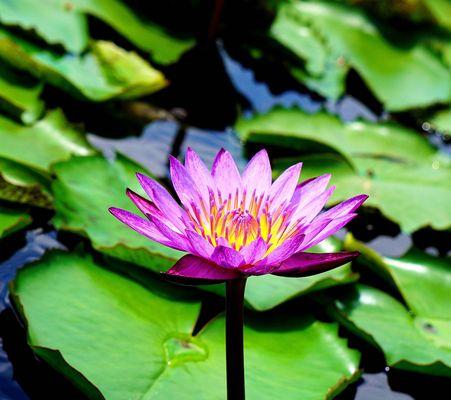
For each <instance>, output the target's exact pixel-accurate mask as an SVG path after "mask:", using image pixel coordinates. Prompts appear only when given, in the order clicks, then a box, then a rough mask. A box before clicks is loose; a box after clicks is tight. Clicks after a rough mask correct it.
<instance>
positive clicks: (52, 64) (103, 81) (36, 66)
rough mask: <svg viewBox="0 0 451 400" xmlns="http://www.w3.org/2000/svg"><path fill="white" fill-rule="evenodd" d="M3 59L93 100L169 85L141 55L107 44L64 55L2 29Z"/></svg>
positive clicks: (0, 47)
mask: <svg viewBox="0 0 451 400" xmlns="http://www.w3.org/2000/svg"><path fill="white" fill-rule="evenodd" d="M0 58H1V59H2V60H3V61H4V62H6V63H8V64H9V65H10V66H11V67H13V68H19V69H21V70H24V71H27V72H29V73H30V74H32V75H34V76H36V77H37V78H40V79H44V80H45V81H48V82H49V83H51V84H52V85H54V86H57V87H59V88H61V89H63V90H66V91H69V92H70V93H72V94H75V95H78V96H81V97H83V98H86V99H89V100H92V101H105V100H110V99H112V98H132V97H139V96H143V95H147V94H150V93H153V92H155V91H157V90H160V89H161V88H163V87H165V86H166V84H167V82H166V80H165V78H164V76H163V74H162V73H161V72H159V71H157V70H156V69H154V68H153V67H152V66H151V65H150V64H149V63H148V62H147V61H145V60H143V59H142V58H141V57H140V56H139V55H138V54H136V53H134V52H127V51H125V50H124V49H121V48H120V47H118V46H116V45H115V44H114V43H111V42H107V41H93V42H92V44H91V47H90V50H89V51H87V52H86V53H84V54H82V55H78V56H77V55H74V54H71V53H66V54H62V55H61V54H58V53H56V52H54V51H52V50H49V49H47V48H43V47H40V46H38V45H36V44H34V43H31V42H28V41H26V40H25V39H22V38H19V37H17V36H14V35H13V34H12V33H10V32H8V31H7V30H5V29H3V28H0Z"/></svg>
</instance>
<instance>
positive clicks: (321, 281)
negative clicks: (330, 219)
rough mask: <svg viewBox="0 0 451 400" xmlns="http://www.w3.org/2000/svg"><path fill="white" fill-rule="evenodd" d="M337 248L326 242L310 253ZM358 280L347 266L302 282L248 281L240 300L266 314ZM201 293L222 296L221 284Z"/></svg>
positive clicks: (272, 277)
mask: <svg viewBox="0 0 451 400" xmlns="http://www.w3.org/2000/svg"><path fill="white" fill-rule="evenodd" d="M341 248H342V246H341V242H340V241H339V240H338V239H335V238H328V239H326V240H325V241H323V242H322V243H320V244H319V245H317V246H315V247H313V248H312V249H311V251H312V252H336V251H339V250H341ZM309 251H310V250H309ZM358 277H359V276H358V274H356V273H354V272H353V271H352V269H351V263H348V264H345V265H343V266H341V267H339V268H336V269H333V270H331V271H327V272H323V273H321V274H316V275H312V276H307V277H304V278H285V277H282V276H275V275H263V276H256V277H249V278H248V279H247V283H246V291H245V294H244V298H245V301H246V305H247V306H249V307H251V308H253V309H254V310H257V311H267V310H270V309H272V308H274V307H276V306H278V305H280V304H282V303H284V302H286V301H288V300H290V299H292V298H295V297H298V296H302V295H305V294H308V293H312V292H315V291H319V290H323V289H327V288H329V287H333V286H337V285H344V284H348V283H352V282H355V281H356V280H357V279H358ZM202 289H205V290H207V291H210V292H213V293H216V294H219V295H222V296H225V287H224V285H223V284H221V285H208V286H202Z"/></svg>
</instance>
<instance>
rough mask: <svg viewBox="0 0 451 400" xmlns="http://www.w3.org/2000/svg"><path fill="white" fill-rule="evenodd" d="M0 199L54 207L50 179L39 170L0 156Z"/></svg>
mask: <svg viewBox="0 0 451 400" xmlns="http://www.w3.org/2000/svg"><path fill="white" fill-rule="evenodd" d="M0 199H1V200H7V201H10V202H13V203H23V204H29V205H33V206H37V207H43V208H52V201H53V200H52V195H51V194H50V180H49V179H48V178H47V177H45V176H43V175H42V174H40V173H39V172H36V171H34V170H31V169H29V168H27V167H25V166H23V165H21V164H19V163H16V162H14V161H11V160H7V159H5V158H2V157H0Z"/></svg>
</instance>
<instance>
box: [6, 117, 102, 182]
mask: <svg viewBox="0 0 451 400" xmlns="http://www.w3.org/2000/svg"><path fill="white" fill-rule="evenodd" d="M0 142H1V144H2V146H1V147H0V157H2V158H4V159H6V160H10V161H13V162H15V163H18V164H21V165H23V166H25V167H28V168H31V169H34V170H36V171H38V172H40V173H43V174H45V173H48V172H49V168H50V166H51V165H52V164H53V163H55V162H57V161H62V160H67V159H68V158H70V157H71V156H72V155H83V156H84V155H88V154H92V153H93V152H94V151H93V150H92V147H91V146H90V145H89V143H88V142H87V141H86V139H85V137H84V136H83V135H82V134H81V133H80V132H78V131H77V130H75V129H74V128H73V127H72V126H71V125H70V124H69V123H68V122H67V120H66V118H65V117H64V114H63V113H62V112H61V110H54V111H51V112H49V113H48V114H47V115H46V117H45V118H44V119H42V120H40V121H37V122H36V123H35V124H34V125H32V126H23V125H21V124H18V123H16V122H14V121H12V120H10V119H8V118H5V117H3V116H0ZM0 172H1V171H0Z"/></svg>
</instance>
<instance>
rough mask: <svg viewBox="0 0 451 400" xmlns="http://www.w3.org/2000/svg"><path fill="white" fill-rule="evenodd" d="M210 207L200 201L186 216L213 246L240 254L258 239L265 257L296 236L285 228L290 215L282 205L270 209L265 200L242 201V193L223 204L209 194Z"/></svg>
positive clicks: (221, 200) (257, 198) (216, 196)
mask: <svg viewBox="0 0 451 400" xmlns="http://www.w3.org/2000/svg"><path fill="white" fill-rule="evenodd" d="M209 203H210V204H209V205H208V206H207V204H205V202H204V201H201V203H200V207H197V206H196V205H195V204H193V203H192V204H191V206H192V210H190V211H191V212H190V213H189V215H190V217H191V220H192V222H193V223H194V227H195V229H196V231H197V232H198V233H199V234H200V235H202V236H203V237H204V238H205V239H207V240H208V241H209V242H210V243H211V244H212V245H213V246H220V245H230V246H231V247H233V248H234V249H236V250H241V249H242V248H243V247H244V246H246V245H248V244H249V243H251V242H252V241H254V240H255V239H257V238H258V237H261V238H262V239H263V240H265V242H266V243H267V245H268V253H270V252H271V251H273V250H274V249H275V248H276V247H277V246H279V245H280V244H281V243H282V242H283V241H284V240H286V239H287V238H288V237H290V236H292V235H293V234H294V233H296V231H295V230H293V229H291V228H290V227H289V225H290V216H291V212H290V211H288V210H287V209H286V207H285V205H284V204H281V205H280V206H279V207H277V208H276V209H272V208H271V201H269V199H268V198H267V197H266V196H263V195H259V196H256V195H255V193H253V194H252V195H251V196H248V197H247V198H246V191H245V190H244V191H242V192H239V191H238V190H237V192H236V193H235V194H234V195H229V196H228V197H227V198H226V199H225V200H223V199H222V198H221V195H220V194H216V195H215V194H213V193H210V202H209Z"/></svg>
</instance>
